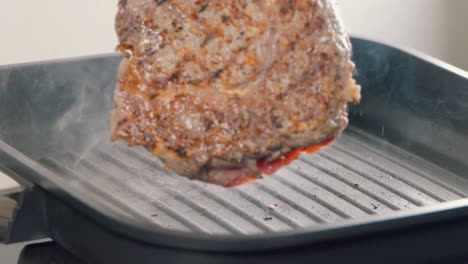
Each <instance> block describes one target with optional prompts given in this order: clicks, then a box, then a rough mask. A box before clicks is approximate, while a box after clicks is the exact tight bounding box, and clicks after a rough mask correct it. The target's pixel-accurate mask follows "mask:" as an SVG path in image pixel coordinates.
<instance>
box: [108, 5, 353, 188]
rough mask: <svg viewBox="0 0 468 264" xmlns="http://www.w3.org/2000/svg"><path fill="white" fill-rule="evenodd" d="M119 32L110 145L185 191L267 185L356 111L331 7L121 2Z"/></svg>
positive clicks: (343, 40) (343, 41) (346, 55)
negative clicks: (116, 143)
mask: <svg viewBox="0 0 468 264" xmlns="http://www.w3.org/2000/svg"><path fill="white" fill-rule="evenodd" d="M116 29H117V33H118V37H119V40H120V45H119V47H118V50H120V51H121V52H122V54H123V55H124V57H125V58H124V60H123V61H122V63H121V65H120V72H119V80H118V85H117V89H116V92H115V95H114V109H113V111H112V117H111V129H112V134H113V140H117V139H124V140H125V141H126V142H127V143H128V144H129V145H131V146H135V145H142V146H145V147H147V148H148V149H149V150H150V151H151V152H152V153H153V154H154V155H155V156H157V157H158V158H160V159H161V160H162V161H163V162H164V163H165V165H166V166H167V167H168V168H169V169H171V170H173V171H175V172H176V173H178V174H180V175H184V176H187V177H190V178H193V179H199V180H202V181H206V182H210V183H215V184H220V185H224V186H232V185H236V184H240V183H243V182H245V181H247V180H250V179H253V178H257V177H260V176H261V174H262V171H263V172H264V173H267V174H269V173H272V172H274V170H276V169H277V168H278V167H279V166H281V165H284V164H285V163H287V162H290V160H291V159H292V158H296V157H297V156H298V154H299V152H301V151H308V150H307V149H306V148H305V147H307V146H311V145H317V144H320V143H322V144H325V143H330V142H331V140H333V139H334V138H336V137H337V136H338V135H339V133H340V132H341V131H342V130H343V129H344V128H345V127H346V125H347V122H348V120H347V112H346V108H347V104H348V103H350V102H353V103H357V102H358V101H359V99H360V87H359V86H358V85H356V84H355V81H354V80H353V79H352V72H353V70H354V65H353V63H352V62H351V60H350V56H351V45H350V42H349V39H348V37H347V36H346V35H345V33H344V32H343V29H342V27H341V25H340V23H339V21H338V19H337V17H336V14H335V12H334V9H333V7H332V4H331V3H330V2H329V1H328V0H232V1H209V0H165V1H164V0H163V1H155V0H121V1H120V3H119V11H118V15H117V19H116ZM317 149H318V148H317V147H316V148H314V149H313V151H316V150H317ZM309 151H312V150H310V149H309ZM288 153H290V154H289V155H288Z"/></svg>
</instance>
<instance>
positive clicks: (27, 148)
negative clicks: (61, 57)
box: [0, 56, 120, 159]
mask: <svg viewBox="0 0 468 264" xmlns="http://www.w3.org/2000/svg"><path fill="white" fill-rule="evenodd" d="M119 61H120V58H119V57H117V56H113V57H109V58H90V59H85V60H82V61H76V62H72V63H70V62H63V63H57V64H48V65H45V66H42V67H38V66H37V65H36V66H22V67H21V68H14V69H9V70H4V71H1V70H0V113H1V118H0V120H1V122H0V128H1V131H2V132H1V134H0V136H1V139H2V140H4V141H5V142H7V143H8V144H10V145H12V146H13V147H15V148H17V149H19V150H20V151H22V152H24V153H25V154H26V155H28V156H30V157H33V158H34V159H40V158H42V157H43V156H44V154H56V155H57V154H64V153H67V152H72V153H73V154H75V155H78V156H80V157H83V156H84V155H86V153H88V152H89V151H90V150H92V149H93V148H94V147H96V146H97V145H98V144H99V143H100V142H103V141H107V142H108V141H109V140H110V135H109V118H110V117H109V114H110V111H111V109H112V94H113V90H114V88H115V83H116V79H117V65H118V63H119Z"/></svg>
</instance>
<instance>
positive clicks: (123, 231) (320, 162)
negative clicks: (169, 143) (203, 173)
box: [0, 38, 468, 263]
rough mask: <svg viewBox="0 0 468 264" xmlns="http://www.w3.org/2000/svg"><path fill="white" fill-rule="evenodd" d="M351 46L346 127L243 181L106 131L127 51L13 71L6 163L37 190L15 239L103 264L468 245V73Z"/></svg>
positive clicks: (393, 255) (6, 82) (4, 74)
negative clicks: (168, 164) (222, 182)
mask: <svg viewBox="0 0 468 264" xmlns="http://www.w3.org/2000/svg"><path fill="white" fill-rule="evenodd" d="M352 42H353V45H354V61H355V62H356V65H357V71H356V79H357V81H358V83H359V84H361V85H362V87H363V92H362V93H363V94H362V95H363V99H362V102H361V104H359V105H356V106H352V107H351V108H350V111H349V112H350V126H349V127H348V128H347V130H346V131H345V133H344V134H343V135H342V136H341V137H340V138H339V139H338V141H337V142H336V143H334V144H333V145H332V146H331V147H329V148H327V149H325V150H324V151H322V152H320V153H319V154H317V155H313V156H309V155H303V156H302V157H301V158H300V159H299V160H297V161H296V162H294V163H293V164H291V165H290V166H288V167H286V168H283V169H282V170H280V171H279V172H277V173H276V174H275V175H274V176H271V177H266V178H265V179H262V180H260V181H257V182H255V183H252V184H248V185H244V186H240V187H238V188H231V189H225V188H222V187H218V186H212V185H208V184H205V183H200V182H196V181H190V180H188V179H185V178H182V177H177V176H175V175H174V174H173V173H171V172H170V171H167V170H165V169H164V168H163V165H162V164H161V163H160V162H159V161H158V160H157V159H156V158H154V157H152V156H151V154H150V153H148V152H147V151H146V150H144V149H143V148H139V147H132V148H130V147H127V146H126V145H125V144H123V143H122V142H118V143H111V142H110V135H109V113H110V110H111V107H112V93H113V90H114V87H115V82H116V73H117V66H118V63H119V62H120V60H121V57H119V55H116V54H111V55H102V56H97V57H87V58H79V59H71V60H62V61H53V62H43V63H32V64H25V65H10V66H3V67H1V68H0V139H1V140H0V164H1V166H0V168H1V169H2V170H3V171H4V172H5V173H7V174H8V175H10V176H12V177H14V178H15V179H17V180H18V181H20V182H22V183H23V185H24V186H25V190H24V192H23V195H22V197H21V198H20V200H19V205H18V207H17V208H16V211H15V213H14V214H13V217H12V219H11V221H10V225H9V229H8V230H9V231H8V233H7V234H6V235H5V243H12V242H17V241H24V240H28V239H32V238H38V237H41V236H48V237H51V238H52V239H54V240H55V241H56V242H57V243H59V244H61V245H62V246H64V247H65V248H67V249H68V250H70V251H71V252H73V253H75V254H76V255H77V256H82V257H83V258H84V259H85V260H87V261H89V262H92V263H128V262H130V261H136V262H138V263H151V262H152V261H155V260H156V259H160V260H164V261H166V262H171V263H176V262H183V261H184V260H188V259H190V262H191V263H219V261H221V260H222V261H224V263H231V262H232V263H234V262H237V261H244V262H251V263H280V262H284V261H287V260H290V261H293V260H297V261H300V260H302V261H304V260H320V259H321V260H324V259H328V260H330V261H331V260H335V261H342V260H346V259H347V258H348V257H349V256H357V257H362V256H366V255H365V254H367V255H369V254H370V255H375V254H380V256H381V259H380V260H379V261H380V262H382V260H383V261H384V262H385V261H386V260H389V261H390V260H398V259H399V257H401V258H404V257H405V256H406V257H408V256H409V255H407V254H406V253H408V252H409V250H412V251H411V252H412V253H413V255H411V256H414V257H418V256H419V257H420V258H419V259H431V258H432V259H434V258H436V257H440V256H442V255H444V254H449V253H450V255H451V256H452V255H460V254H461V253H463V252H465V246H463V244H465V245H466V243H467V242H468V235H467V232H468V231H466V230H468V200H467V199H466V197H467V195H468V179H467V177H468V175H467V172H468V158H467V156H468V138H467V132H468V74H467V73H466V72H463V71H461V70H458V69H456V68H454V67H451V66H449V65H446V64H444V63H442V62H439V61H437V60H435V59H432V58H428V57H426V56H422V55H418V54H415V53H413V52H408V51H403V50H401V49H397V48H394V47H390V46H387V45H383V44H379V43H376V42H373V41H369V40H365V39H359V38H353V40H352ZM397 235H398V236H397ZM448 240H449V241H448ZM442 242H443V243H442ZM455 242H456V243H455ZM415 245H419V246H418V247H417V249H416V248H415ZM365 250H369V251H365ZM418 252H419V253H420V254H418ZM385 256H386V257H385ZM291 257H293V258H291ZM382 257H384V258H382Z"/></svg>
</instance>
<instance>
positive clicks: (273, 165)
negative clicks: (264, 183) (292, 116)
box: [226, 138, 335, 187]
mask: <svg viewBox="0 0 468 264" xmlns="http://www.w3.org/2000/svg"><path fill="white" fill-rule="evenodd" d="M334 140H335V138H330V139H327V140H325V141H323V142H322V143H319V144H315V145H312V146H309V147H304V148H297V149H295V150H293V151H291V152H289V153H288V154H286V155H284V156H282V157H280V158H278V159H276V160H273V161H270V162H265V160H263V159H261V160H258V162H257V166H258V168H259V169H260V171H261V172H262V174H263V175H266V176H269V175H272V174H273V173H275V172H276V171H278V170H279V169H281V168H282V167H284V166H287V165H289V164H290V163H291V162H293V161H294V160H296V159H297V158H299V156H300V155H301V153H308V154H314V153H316V152H318V151H319V150H320V149H321V148H323V147H326V146H328V145H330V144H331V143H332V142H333V141H334ZM257 179H258V177H254V176H248V177H241V178H236V179H235V180H233V181H232V182H230V183H229V184H227V185H226V187H236V186H239V185H243V184H246V183H249V182H252V181H255V180H257Z"/></svg>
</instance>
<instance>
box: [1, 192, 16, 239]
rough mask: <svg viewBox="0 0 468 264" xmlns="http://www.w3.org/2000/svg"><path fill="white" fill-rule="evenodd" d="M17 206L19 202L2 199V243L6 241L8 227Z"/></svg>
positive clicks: (5, 197)
mask: <svg viewBox="0 0 468 264" xmlns="http://www.w3.org/2000/svg"><path fill="white" fill-rule="evenodd" d="M17 205H18V204H17V202H16V201H15V200H14V199H12V198H10V197H7V196H3V197H0V241H5V238H6V236H7V232H8V226H9V224H10V221H11V219H12V217H13V212H14V210H15V208H16V206H17Z"/></svg>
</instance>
